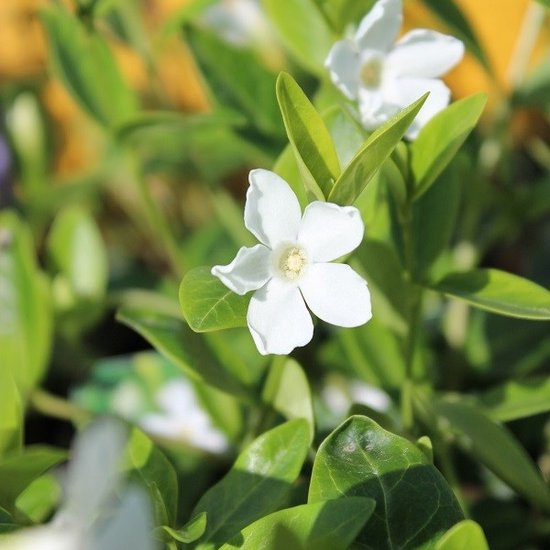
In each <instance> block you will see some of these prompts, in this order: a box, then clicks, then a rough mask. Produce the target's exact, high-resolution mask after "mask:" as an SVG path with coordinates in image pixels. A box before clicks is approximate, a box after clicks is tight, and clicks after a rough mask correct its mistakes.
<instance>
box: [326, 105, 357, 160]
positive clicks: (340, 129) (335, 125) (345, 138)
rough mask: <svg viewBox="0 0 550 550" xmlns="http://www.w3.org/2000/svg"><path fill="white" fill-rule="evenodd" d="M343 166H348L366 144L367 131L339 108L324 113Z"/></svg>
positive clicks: (335, 107) (332, 108)
mask: <svg viewBox="0 0 550 550" xmlns="http://www.w3.org/2000/svg"><path fill="white" fill-rule="evenodd" d="M323 120H324V121H325V123H326V125H327V128H328V130H329V132H330V135H331V136H332V141H333V143H334V147H335V148H336V153H337V155H338V159H339V160H340V165H341V166H347V165H348V164H349V163H350V162H351V160H352V159H353V157H354V156H355V155H356V154H357V151H359V149H361V147H362V146H363V143H364V142H365V137H366V135H367V134H366V130H365V129H364V128H363V127H362V126H361V125H360V123H359V122H358V121H357V120H355V119H354V118H353V117H352V116H351V114H350V113H349V112H348V111H347V110H345V109H343V108H342V107H339V106H333V107H331V108H330V109H328V110H327V111H326V112H324V113H323Z"/></svg>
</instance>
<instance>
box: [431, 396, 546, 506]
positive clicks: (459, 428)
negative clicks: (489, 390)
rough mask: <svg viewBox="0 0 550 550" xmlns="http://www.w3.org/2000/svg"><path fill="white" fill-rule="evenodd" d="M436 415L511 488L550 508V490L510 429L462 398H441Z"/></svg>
mask: <svg viewBox="0 0 550 550" xmlns="http://www.w3.org/2000/svg"><path fill="white" fill-rule="evenodd" d="M433 408H434V413H435V415H436V416H435V418H440V419H441V420H440V422H443V424H442V426H445V425H448V426H449V428H450V429H451V431H452V432H453V433H455V434H456V435H457V436H458V437H457V444H458V445H460V446H461V447H462V449H463V450H464V451H465V452H467V453H469V454H471V455H473V456H474V457H475V458H477V459H478V460H479V461H480V462H481V463H482V464H484V465H485V466H487V468H489V469H490V470H491V471H492V472H493V473H494V474H495V475H497V476H498V477H500V479H502V480H503V481H504V482H505V483H507V484H508V485H509V486H510V487H512V488H513V489H515V490H516V491H517V492H518V493H520V494H522V495H523V496H525V497H526V498H527V499H529V500H531V501H532V502H535V503H537V504H538V505H540V506H542V507H543V508H544V509H545V510H546V511H550V490H549V489H548V487H547V486H546V483H545V482H544V480H543V479H542V477H541V475H540V473H539V472H538V470H537V468H536V467H535V465H534V464H533V462H532V460H531V458H530V457H529V455H528V454H527V453H526V452H525V450H524V449H523V447H521V445H520V444H519V443H518V442H517V441H516V440H515V439H514V438H513V437H512V435H511V434H510V432H508V430H506V429H505V428H504V427H502V426H501V425H499V424H497V423H496V422H494V421H493V420H491V419H490V418H489V417H488V416H486V415H485V414H484V413H483V411H482V410H480V409H478V408H476V407H475V406H474V405H472V404H470V403H467V402H465V401H464V400H458V399H452V400H451V398H449V399H439V400H437V401H436V402H435V404H434V407H433Z"/></svg>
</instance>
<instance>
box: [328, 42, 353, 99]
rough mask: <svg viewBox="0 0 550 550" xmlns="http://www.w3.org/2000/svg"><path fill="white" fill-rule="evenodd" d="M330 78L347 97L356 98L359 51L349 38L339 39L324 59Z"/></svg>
mask: <svg viewBox="0 0 550 550" xmlns="http://www.w3.org/2000/svg"><path fill="white" fill-rule="evenodd" d="M325 67H326V68H327V69H328V70H329V73H330V78H331V79H332V81H333V82H334V85H335V86H337V87H338V88H339V89H340V90H341V91H342V93H343V94H344V95H345V96H346V97H348V98H349V99H356V98H357V91H358V88H359V52H358V51H357V47H356V45H355V44H354V43H353V42H352V41H351V40H339V41H338V42H336V43H335V44H334V46H332V48H331V50H330V52H329V54H328V57H327V59H326V61H325Z"/></svg>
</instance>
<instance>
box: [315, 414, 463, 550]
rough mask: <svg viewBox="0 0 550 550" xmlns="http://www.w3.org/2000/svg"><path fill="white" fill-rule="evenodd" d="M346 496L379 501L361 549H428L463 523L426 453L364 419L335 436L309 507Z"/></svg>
mask: <svg viewBox="0 0 550 550" xmlns="http://www.w3.org/2000/svg"><path fill="white" fill-rule="evenodd" d="M347 496H363V497H368V498H373V499H374V500H375V501H376V508H375V511H374V514H373V516H372V518H371V519H370V521H369V522H368V523H367V525H366V526H365V528H364V529H363V530H362V531H361V533H360V534H359V536H358V538H357V541H356V547H357V548H365V549H370V548H372V549H376V550H383V549H384V548H405V547H406V548H428V547H430V546H433V544H434V542H435V541H436V540H437V538H439V537H440V536H441V535H442V534H443V533H444V532H445V531H446V530H447V529H448V528H449V527H451V526H452V525H454V524H455V523H456V522H457V521H460V520H461V519H462V512H461V511H460V507H459V505H458V503H457V501H456V499H455V497H454V495H453V492H452V490H451V489H450V487H449V486H448V485H447V482H446V481H445V479H444V478H443V476H442V475H441V474H440V473H439V471H438V470H437V469H436V468H435V466H433V465H432V464H431V463H430V462H429V461H428V459H427V458H426V456H425V455H424V453H423V452H422V451H420V450H419V449H418V448H417V447H416V445H415V444H414V443H412V442H410V441H408V440H406V439H404V438H402V437H399V436H397V435H394V434H392V433H390V432H387V431H386V430H383V429H382V428H381V427H380V426H379V425H378V424H376V423H375V422H374V421H372V420H370V419H369V418H367V417H364V416H353V417H351V418H349V419H348V420H346V421H345V422H344V423H343V424H342V425H341V426H339V427H338V428H337V429H336V430H335V431H334V432H332V433H331V434H330V435H329V436H328V438H327V439H325V441H324V442H323V443H322V444H321V446H320V447H319V451H318V452H317V456H316V457H315V463H314V465H313V473H312V477H311V484H310V490H309V498H308V502H310V503H312V502H319V501H323V500H328V499H332V498H345V497H347Z"/></svg>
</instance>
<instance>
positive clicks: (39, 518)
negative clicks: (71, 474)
mask: <svg viewBox="0 0 550 550" xmlns="http://www.w3.org/2000/svg"><path fill="white" fill-rule="evenodd" d="M61 496H62V490H61V485H60V483H59V481H58V480H57V479H56V477H55V474H52V473H47V474H44V475H43V476H40V477H39V478H36V479H35V480H34V481H33V482H31V483H30V484H29V486H28V487H27V488H26V489H25V490H24V491H23V492H22V493H21V494H20V495H19V496H18V497H17V500H16V502H15V506H16V508H17V509H18V510H19V511H21V512H23V513H24V514H25V516H26V517H28V518H30V519H31V520H32V521H34V522H35V523H42V522H44V521H46V520H47V519H48V518H49V517H50V516H51V514H52V512H53V510H54V509H55V507H56V505H57V504H58V503H59V501H60V500H61Z"/></svg>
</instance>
